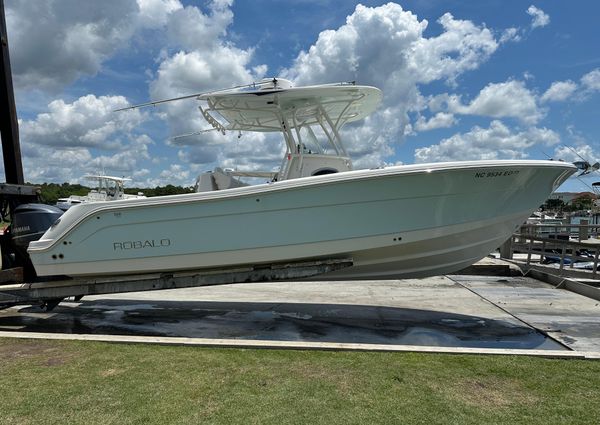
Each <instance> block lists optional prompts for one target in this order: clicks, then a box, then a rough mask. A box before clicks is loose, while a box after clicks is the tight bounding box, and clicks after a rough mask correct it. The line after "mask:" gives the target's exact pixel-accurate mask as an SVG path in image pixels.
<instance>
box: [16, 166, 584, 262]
mask: <svg viewBox="0 0 600 425" xmlns="http://www.w3.org/2000/svg"><path fill="white" fill-rule="evenodd" d="M506 167H519V168H532V167H533V168H563V169H564V171H563V172H566V171H568V170H571V171H575V170H576V169H577V168H576V167H575V166H574V165H572V164H571V163H566V162H559V161H549V160H492V161H489V160H484V161H462V162H461V161H456V162H443V163H426V164H411V165H397V166H391V167H385V168H376V169H364V170H353V171H344V172H340V173H334V174H326V175H322V176H310V177H301V178H296V179H290V180H283V181H280V182H269V183H265V184H259V185H253V186H244V187H239V188H232V189H224V190H216V191H210V192H196V193H190V194H178V195H166V196H160V197H150V198H140V199H123V200H116V201H107V202H102V201H100V202H93V203H87V204H79V205H77V206H76V208H77V209H81V208H84V209H86V210H87V211H85V212H84V213H83V214H81V215H80V216H79V217H74V218H73V221H72V223H70V224H69V227H67V228H66V229H65V230H64V231H63V232H61V234H60V235H58V237H57V238H55V239H43V237H42V239H39V240H37V241H33V242H32V243H31V244H30V246H29V248H28V252H36V253H42V252H44V251H48V250H50V249H52V248H53V247H54V246H55V245H57V244H60V243H61V241H62V240H63V239H65V238H66V237H67V236H68V235H69V233H70V232H71V231H72V230H73V228H75V227H76V226H78V225H79V224H80V223H82V222H84V221H85V220H87V219H88V218H89V217H91V216H94V215H96V214H99V213H103V212H106V211H113V212H118V211H122V210H131V209H137V208H155V207H162V206H165V205H177V204H188V203H196V202H198V203H204V202H209V201H213V200H226V199H237V198H242V197H247V196H256V195H260V194H267V193H272V192H287V191H290V190H293V189H300V188H304V187H313V186H316V185H319V186H329V185H331V184H339V183H347V182H354V181H360V180H371V179H374V178H392V177H398V176H402V175H414V174H421V173H427V174H429V173H440V172H445V171H456V170H458V171H462V170H465V169H477V168H506ZM157 199H160V201H161V202H160V203H157V202H156V200H157ZM74 211H77V210H74ZM51 228H52V227H51ZM51 228H50V229H51ZM50 229H49V230H50ZM44 242H45V243H44ZM32 245H33V246H32ZM36 245H37V246H36Z"/></svg>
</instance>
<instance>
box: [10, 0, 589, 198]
mask: <svg viewBox="0 0 600 425" xmlns="http://www.w3.org/2000/svg"><path fill="white" fill-rule="evenodd" d="M5 13H6V20H7V28H8V39H9V47H10V55H11V66H12V73H13V84H14V89H15V100H16V104H17V113H18V117H19V129H20V130H19V131H20V140H21V152H22V155H23V166H24V174H25V178H26V180H27V181H29V182H32V183H42V182H56V183H62V182H70V183H77V182H80V183H83V182H84V180H82V179H81V178H82V176H83V175H85V174H90V173H99V172H102V173H106V174H109V175H115V176H123V177H128V178H131V179H133V182H131V183H129V186H136V187H154V186H157V185H161V186H163V185H166V184H174V185H183V186H190V185H193V183H194V181H195V179H196V177H197V175H198V174H199V173H202V172H205V171H209V170H212V169H213V168H215V167H217V166H221V167H229V168H236V169H238V170H244V171H247V170H261V171H272V170H276V169H277V168H278V166H279V164H280V162H281V157H282V153H283V142H282V138H281V136H280V135H278V134H257V133H246V134H243V135H242V137H241V138H238V135H237V133H235V134H230V133H227V134H226V135H225V136H223V135H221V134H219V133H217V132H208V133H204V134H201V135H197V136H193V137H187V138H179V139H175V140H173V139H172V137H174V136H177V135H181V134H184V133H189V132H194V131H199V130H203V129H207V128H210V126H209V125H208V124H207V123H206V122H205V121H204V119H203V118H202V116H201V115H200V113H199V111H198V108H197V106H198V102H197V101H196V100H195V99H192V100H186V101H180V102H173V103H168V104H165V105H163V106H156V107H151V108H143V109H134V110H129V111H124V112H114V110H115V109H118V108H122V107H125V106H128V105H133V104H139V103H143V102H147V101H150V100H159V99H167V98H171V97H177V96H184V95H189V94H194V93H201V92H204V91H208V90H214V89H220V88H226V87H231V86H235V85H240V84H247V83H251V82H253V81H259V80H261V79H262V78H270V77H280V78H287V79H289V80H291V81H292V82H293V84H294V86H301V85H312V84H321V83H333V82H342V81H356V82H357V84H362V85H372V86H375V87H378V88H380V89H381V90H382V91H383V101H382V103H381V105H380V106H379V108H378V109H377V110H376V111H375V112H374V113H373V114H372V115H371V116H369V117H368V118H367V119H365V120H363V121H360V122H356V123H352V124H348V125H347V126H346V127H344V130H343V132H342V137H343V139H344V140H345V145H346V147H347V150H348V152H349V154H350V156H351V157H352V159H353V162H354V166H355V168H370V167H379V166H384V165H399V164H412V163H426V162H440V161H462V160H477V159H547V158H554V159H562V160H565V161H576V160H581V159H582V158H583V159H585V160H587V161H590V162H591V163H594V162H596V161H599V160H600V137H599V135H600V115H599V114H600V112H599V111H600V47H599V46H600V45H599V44H598V40H600V25H598V18H600V2H598V1H597V0H579V1H573V2H566V1H563V0H545V1H544V0H539V1H521V0H510V1H509V0H480V1H462V0H418V1H417V0H411V1H402V2H388V3H385V2H378V1H364V2H360V3H359V2H355V1H347V0H285V1H283V0H279V1H277V0H253V1H249V0H235V1H234V0H202V1H191V0H104V1H102V2H99V1H96V0H36V1H29V0H5ZM595 181H600V175H598V173H592V174H591V175H589V176H586V177H582V178H579V179H576V178H572V179H569V180H568V181H567V183H565V184H564V185H563V186H562V187H561V189H560V190H561V191H589V190H591V188H590V186H591V184H592V182H595Z"/></svg>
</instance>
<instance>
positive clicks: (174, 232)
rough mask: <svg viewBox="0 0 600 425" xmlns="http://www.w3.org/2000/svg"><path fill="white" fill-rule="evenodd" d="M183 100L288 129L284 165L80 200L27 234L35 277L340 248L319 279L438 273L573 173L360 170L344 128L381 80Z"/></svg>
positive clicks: (499, 234)
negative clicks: (179, 189) (260, 176)
mask: <svg viewBox="0 0 600 425" xmlns="http://www.w3.org/2000/svg"><path fill="white" fill-rule="evenodd" d="M187 97H197V98H198V99H199V100H201V101H204V102H206V104H207V105H208V106H207V107H205V108H204V109H203V108H200V109H201V112H202V114H203V115H204V117H205V118H206V120H207V122H208V123H209V124H211V125H212V126H213V127H214V129H215V130H218V131H219V132H225V131H236V132H238V131H255V132H279V133H281V135H282V137H283V141H284V144H285V148H286V151H285V154H284V156H283V160H282V165H281V167H280V169H279V171H277V172H275V173H270V172H267V173H268V178H269V182H267V183H264V184H259V185H254V186H242V185H239V184H238V183H237V181H238V179H237V178H236V179H233V177H237V176H239V174H238V175H234V174H235V173H234V172H231V171H224V170H220V171H219V170H217V172H218V173H217V174H215V175H208V176H207V178H205V179H204V180H202V178H201V179H200V181H199V182H198V185H197V186H198V189H199V190H201V191H200V192H197V193H191V194H182V195H174V196H162V197H153V198H147V199H134V200H115V201H113V202H96V203H91V202H86V203H83V204H81V205H80V206H79V207H77V208H72V209H70V210H68V211H67V212H65V213H64V215H63V216H62V217H60V219H59V220H58V221H56V222H55V223H54V224H53V225H52V226H51V227H50V228H49V229H48V230H47V231H46V233H45V234H44V235H43V236H42V237H41V239H39V240H37V241H33V242H31V243H30V244H29V249H28V253H29V256H30V258H31V262H32V263H33V266H34V267H35V271H36V272H37V274H38V275H40V276H49V275H67V276H80V275H124V274H134V273H151V272H163V271H181V270H201V269H204V268H217V267H218V268H236V267H241V266H246V265H251V266H256V265H261V264H273V263H282V262H295V261H302V260H306V259H335V258H349V259H351V260H352V264H353V265H352V266H350V267H347V268H344V269H342V270H338V271H335V272H331V273H327V274H323V275H320V276H319V277H318V278H319V279H331V280H345V279H388V278H408V277H424V276H431V275H437V274H444V273H449V272H454V271H457V270H460V269H462V268H464V267H466V266H468V265H470V264H472V263H474V262H476V261H477V260H479V259H480V258H482V257H484V256H486V255H487V254H488V253H490V252H491V251H493V250H494V249H496V248H497V247H498V246H499V245H501V244H502V243H503V242H504V241H505V240H506V239H508V238H509V237H510V236H511V234H512V233H513V231H515V229H517V228H518V227H519V225H521V223H523V222H524V221H525V220H526V219H527V217H529V215H530V214H531V212H532V211H533V210H534V209H535V208H537V207H538V206H539V205H540V204H542V203H543V202H544V200H546V199H547V197H548V195H549V194H550V193H551V192H552V191H553V190H554V189H556V188H557V187H558V186H559V185H560V184H562V182H564V181H565V180H566V179H567V178H568V177H569V176H570V175H571V174H573V173H574V172H575V171H576V167H575V166H573V165H572V164H569V163H564V162H560V161H533V160H532V161H529V160H527V161H526V160H515V161H499V160H498V161H465V162H446V163H435V164H418V165H401V166H391V167H382V168H376V169H369V170H353V167H352V161H351V159H350V156H349V154H348V153H347V151H346V148H345V147H344V144H343V143H342V134H341V132H340V130H341V128H342V126H343V125H344V124H346V123H349V122H353V121H357V120H361V119H363V118H365V117H366V116H368V115H369V114H370V113H372V112H373V111H374V110H375V109H376V108H377V106H378V105H379V103H380V101H381V98H382V93H381V91H380V90H379V89H377V88H375V87H369V86H360V85H355V84H347V83H343V84H327V85H318V86H308V87H292V86H291V83H290V82H289V81H285V80H281V79H273V80H265V81H262V82H260V83H257V84H255V85H252V86H249V87H243V88H236V89H230V90H224V91H216V92H212V93H207V94H200V95H193V96H187ZM184 98H185V97H184ZM157 103H160V102H151V103H150V104H157ZM250 140H251V139H250ZM248 143H251V141H249V142H248ZM248 175H252V173H249V174H248ZM215 176H216V180H215V179H213V177H215ZM264 176H267V174H264ZM217 180H220V182H218V181H217ZM234 180H235V181H234ZM235 186H239V187H235ZM227 187H231V188H227ZM219 189H222V190H219ZM50 222H52V221H50ZM23 227H25V225H24V226H23Z"/></svg>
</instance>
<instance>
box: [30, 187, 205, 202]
mask: <svg viewBox="0 0 600 425" xmlns="http://www.w3.org/2000/svg"><path fill="white" fill-rule="evenodd" d="M28 184H29V183H28ZM35 186H39V187H40V188H41V197H42V199H43V200H44V202H46V203H48V204H55V203H56V201H57V200H58V199H59V198H68V197H69V196H71V195H79V196H84V195H87V194H88V192H89V191H90V190H92V188H91V187H87V186H83V185H80V184H70V183H62V184H60V183H42V184H35ZM193 190H194V188H193V187H182V186H173V185H172V184H168V185H166V186H157V187H154V188H138V187H128V188H125V193H128V194H132V195H136V194H137V193H139V192H141V193H143V194H144V195H146V196H148V197H150V196H164V195H179V194H182V193H190V192H193Z"/></svg>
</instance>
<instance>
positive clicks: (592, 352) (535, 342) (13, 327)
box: [0, 260, 600, 358]
mask: <svg viewBox="0 0 600 425" xmlns="http://www.w3.org/2000/svg"><path fill="white" fill-rule="evenodd" d="M488 262H489V260H488ZM599 313H600V302H599V301H597V300H595V299H593V298H589V297H585V296H582V295H579V294H576V293H574V292H571V291H568V290H565V289H556V288H555V287H554V286H552V285H550V284H547V283H543V282H541V281H539V280H536V279H533V278H529V277H520V276H489V275H487V276H486V275H479V276H474V275H451V276H437V277H432V278H426V279H414V280H387V281H354V282H270V283H248V284H237V285H223V286H210V287H198V288H183V289H175V290H164V291H151V292H138V293H125V294H112V295H101V296H89V297H84V298H83V299H82V300H81V301H79V302H63V303H61V304H60V305H59V306H58V307H57V308H56V309H54V310H53V311H51V312H45V311H43V310H41V309H39V308H38V307H32V306H17V307H12V308H8V309H6V310H2V311H0V337H2V336H5V337H25V338H27V337H36V338H45V337H51V338H66V339H96V340H109V341H128V342H158V343H163V344H164V343H177V344H198V345H226V346H258V347H278V348H319V349H340V348H341V349H352V348H357V349H362V350H368V349H378V350H386V349H387V350H391V351H393V350H406V349H409V350H411V351H413V350H423V351H445V352H481V353H512V354H541V355H548V356H559V357H560V356H565V357H569V356H571V357H572V356H574V355H577V356H582V357H592V358H596V357H598V356H600V354H599V353H600V314H599Z"/></svg>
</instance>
